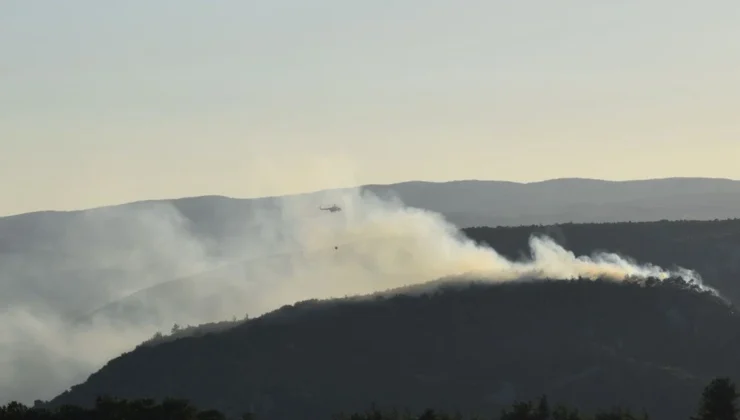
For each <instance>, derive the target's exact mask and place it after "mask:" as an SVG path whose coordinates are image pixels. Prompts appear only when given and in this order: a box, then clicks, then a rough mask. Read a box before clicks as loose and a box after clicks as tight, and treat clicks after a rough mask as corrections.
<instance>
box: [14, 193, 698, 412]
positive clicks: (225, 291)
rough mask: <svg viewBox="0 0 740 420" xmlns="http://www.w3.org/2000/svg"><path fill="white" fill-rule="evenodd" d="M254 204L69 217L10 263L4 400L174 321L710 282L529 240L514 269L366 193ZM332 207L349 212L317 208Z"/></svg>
mask: <svg viewBox="0 0 740 420" xmlns="http://www.w3.org/2000/svg"><path fill="white" fill-rule="evenodd" d="M214 200H215V199H214ZM252 203H257V204H251V207H250V208H249V209H248V210H244V211H243V212H241V213H238V212H237V213H235V212H231V213H229V216H228V218H227V220H226V221H225V222H224V223H227V224H228V225H229V228H228V232H227V233H228V234H227V233H224V232H221V233H219V235H215V236H214V235H210V236H209V235H206V234H204V233H203V232H200V231H199V230H198V227H197V226H196V225H194V224H193V223H192V220H189V219H187V218H186V217H184V216H183V215H182V214H181V212H180V211H178V210H177V209H176V208H175V207H174V206H173V205H171V204H162V203H142V204H137V205H129V206H120V207H112V208H104V209H96V210H89V211H85V212H82V213H78V214H77V215H76V216H74V217H72V216H64V217H62V216H59V215H57V216H58V217H57V219H54V220H57V222H58V223H57V224H55V223H56V222H55V223H51V222H49V223H50V224H49V225H48V226H45V227H43V229H42V230H40V231H37V233H38V232H41V233H38V236H39V238H41V239H40V240H39V241H37V242H29V244H30V245H28V246H27V247H26V248H24V249H23V250H22V252H21V251H18V252H15V253H13V252H6V253H3V254H1V256H0V258H2V261H1V264H0V270H1V271H0V276H1V277H0V287H1V288H2V289H1V291H0V305H2V306H0V308H2V310H1V311H0V395H2V396H3V397H4V398H5V400H14V399H15V400H20V401H24V402H31V401H33V400H34V399H37V398H38V399H44V400H45V399H49V398H51V397H53V396H55V395H57V394H59V393H60V392H62V391H64V390H65V389H66V388H68V387H69V386H71V385H74V384H75V383H78V382H81V381H84V380H85V379H86V376H87V375H89V374H90V373H92V372H94V371H95V370H97V369H99V368H100V367H101V366H102V365H103V364H104V363H105V362H106V361H107V360H109V359H111V358H113V357H116V356H118V355H119V354H121V353H122V352H125V351H128V350H131V349H132V348H133V347H135V346H136V345H138V344H139V343H141V342H142V341H144V340H146V339H148V338H150V337H151V336H152V335H153V334H154V333H155V332H157V331H162V332H169V330H170V328H171V327H172V325H173V324H174V323H179V324H180V325H186V324H192V325H196V324H201V323H206V322H215V321H220V320H225V319H230V318H232V316H236V317H242V316H243V315H244V314H246V313H248V314H249V315H250V316H256V315H259V314H261V313H264V312H266V311H269V310H272V309H275V308H277V307H280V306H282V305H285V304H289V303H294V302H296V301H299V300H305V299H311V298H330V297H343V296H347V295H360V294H369V293H373V292H377V291H381V290H387V289H391V288H397V287H402V286H406V285H412V284H417V283H423V282H427V281H430V280H435V279H439V278H445V277H459V278H461V279H464V278H466V277H469V276H474V277H476V278H485V279H487V280H489V281H491V282H505V281H515V280H517V279H523V278H527V279H531V278H545V277H548V278H561V279H568V278H577V277H589V278H596V277H608V278H611V279H614V280H615V281H619V280H622V279H624V278H627V277H648V276H652V277H657V278H666V277H669V276H671V275H681V276H683V277H684V278H688V279H689V280H691V281H694V282H696V283H697V284H699V285H700V284H701V281H700V279H699V278H698V276H696V275H695V274H694V273H692V272H689V271H685V270H684V271H682V272H680V273H671V272H669V271H667V270H664V269H662V268H660V267H655V266H650V265H646V266H639V265H636V264H635V263H633V262H631V261H629V260H627V259H625V258H622V257H620V256H617V255H614V254H598V255H593V256H590V257H586V256H576V255H574V254H573V253H571V252H569V251H567V250H566V249H563V248H562V247H560V246H559V245H557V244H556V243H555V242H553V241H552V240H550V239H548V238H546V237H534V238H532V239H531V242H530V246H531V253H532V258H531V260H529V261H510V260H507V259H506V258H504V257H502V256H501V255H499V254H497V253H496V252H495V251H494V250H492V249H489V248H485V247H480V246H477V245H476V244H475V243H473V242H472V241H470V240H467V239H465V238H464V237H463V236H462V235H461V234H460V233H459V232H458V230H457V229H456V228H455V227H454V226H452V225H451V224H449V223H447V222H446V221H445V220H444V219H443V217H442V216H440V215H438V214H435V213H431V212H429V211H424V210H420V209H415V208H408V207H405V206H404V205H403V203H401V202H400V201H399V200H397V199H394V198H380V197H376V196H373V195H371V194H369V193H364V192H362V191H360V190H358V189H345V190H333V191H325V192H319V193H314V194H305V195H298V196H289V197H284V198H278V199H274V200H268V201H256V202H252ZM259 203H263V204H259ZM216 204H218V203H216ZM333 204H336V205H338V206H339V207H341V209H342V211H339V212H329V211H322V210H320V209H319V207H321V206H327V205H333ZM48 217H49V218H51V217H52V216H48ZM223 217H226V216H223ZM6 222H7V220H6Z"/></svg>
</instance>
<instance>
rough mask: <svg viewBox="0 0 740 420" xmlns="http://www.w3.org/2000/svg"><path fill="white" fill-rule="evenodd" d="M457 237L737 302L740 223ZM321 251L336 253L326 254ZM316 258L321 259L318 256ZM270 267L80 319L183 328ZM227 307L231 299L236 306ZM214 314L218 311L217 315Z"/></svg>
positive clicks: (177, 287) (176, 283)
mask: <svg viewBox="0 0 740 420" xmlns="http://www.w3.org/2000/svg"><path fill="white" fill-rule="evenodd" d="M462 232H463V233H464V234H465V235H466V236H467V237H469V238H471V239H473V240H475V241H477V242H479V243H480V244H483V245H486V246H488V247H491V248H493V249H495V250H496V252H498V253H499V254H501V255H503V256H505V257H507V258H509V259H511V260H517V259H522V258H525V259H527V258H530V252H531V250H530V247H529V239H530V237H531V236H532V235H540V234H542V235H547V236H549V237H551V238H553V239H554V240H555V241H556V242H558V243H560V245H562V246H563V247H564V248H566V249H568V250H570V251H573V252H574V253H575V254H576V255H590V254H592V253H593V252H595V251H607V252H615V253H617V254H619V255H624V256H629V257H630V258H633V259H635V260H636V261H637V262H639V263H643V264H644V263H652V264H657V265H659V266H661V267H667V268H671V267H677V266H680V267H686V268H690V269H692V270H695V271H696V272H698V273H699V274H700V275H701V276H702V279H703V280H704V282H705V283H706V284H708V285H710V286H712V287H715V288H717V289H719V290H720V291H722V293H723V295H724V296H725V297H727V298H729V299H730V300H732V301H734V302H740V219H735V220H719V221H660V222H642V223H599V224H594V223H591V224H562V225H554V226H537V225H534V226H517V227H474V228H466V229H462ZM381 245H382V244H381ZM350 249H351V248H350ZM343 250H344V249H343ZM319 252H320V253H322V254H323V253H325V252H331V253H334V252H337V251H335V250H333V249H330V250H320V251H319ZM347 252H349V251H347ZM313 256H314V257H318V256H317V255H316V254H314V255H313ZM288 257H289V256H285V258H283V259H280V260H278V264H283V265H290V264H291V262H292V261H291V258H288ZM267 263H271V264H272V263H274V260H273V259H269V260H267V261H265V260H262V259H260V260H253V261H247V262H244V263H243V264H236V265H234V266H230V267H225V268H222V269H220V270H216V271H208V272H205V273H203V274H200V275H196V276H192V277H188V278H185V279H179V280H173V281H170V282H167V283H164V284H159V285H157V286H154V287H152V288H149V289H145V290H142V291H139V292H138V293H135V294H133V295H130V296H127V297H125V298H123V299H121V300H117V301H114V302H110V303H108V304H106V305H105V306H103V307H101V308H99V309H97V310H96V311H94V312H92V313H90V314H88V315H87V316H86V317H84V318H80V322H89V321H91V320H92V319H95V318H96V317H97V318H102V319H112V320H117V321H116V322H120V323H124V322H128V323H135V324H141V323H146V322H150V321H151V320H152V319H157V320H159V317H160V314H163V313H167V314H170V317H169V318H167V320H166V321H167V322H169V325H171V324H173V323H175V322H178V323H181V324H182V323H188V322H191V320H189V319H187V317H186V315H184V314H183V315H180V317H179V318H177V317H172V316H173V314H177V310H176V309H177V308H192V307H194V306H203V305H205V303H206V300H204V296H206V293H205V292H203V293H198V292H196V291H195V290H197V288H198V286H199V287H200V288H207V289H208V294H210V295H213V296H220V297H221V300H217V299H216V298H215V297H214V298H213V299H212V300H216V301H218V302H220V305H221V307H224V306H228V307H234V308H238V307H242V306H239V305H238V302H239V301H240V299H241V301H242V302H251V301H253V300H254V299H252V298H251V297H250V296H249V295H250V293H251V290H250V289H245V288H242V289H239V288H238V287H236V286H235V285H234V284H235V282H234V279H235V278H238V279H244V278H249V275H248V271H247V269H246V266H247V265H254V266H255V267H257V266H259V265H265V264H267ZM254 270H255V271H256V268H255V269H254ZM223 290H226V291H228V293H227V292H222V291H223ZM231 301H234V302H233V304H232V303H231ZM255 309H258V308H257V307H255V306H252V307H251V308H250V309H249V311H250V312H254V311H255ZM205 312H207V311H205ZM212 312H213V313H216V312H215V310H214V311H212ZM233 312H234V313H233V315H234V316H237V317H239V318H241V317H242V315H243V312H244V311H236V310H234V311H233ZM229 316H231V315H229ZM212 319H215V318H212Z"/></svg>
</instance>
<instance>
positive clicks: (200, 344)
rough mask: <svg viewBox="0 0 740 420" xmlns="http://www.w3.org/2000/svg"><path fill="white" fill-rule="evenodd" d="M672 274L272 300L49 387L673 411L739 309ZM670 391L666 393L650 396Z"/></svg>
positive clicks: (726, 364) (265, 408)
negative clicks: (240, 318)
mask: <svg viewBox="0 0 740 420" xmlns="http://www.w3.org/2000/svg"><path fill="white" fill-rule="evenodd" d="M682 284H683V283H682V281H681V280H680V279H675V280H674V281H672V282H666V283H659V282H648V284H644V283H614V282H609V281H593V280H581V281H547V282H543V281H535V282H524V283H508V284H501V285H483V284H478V285H469V286H464V285H462V286H460V285H458V286H457V287H452V288H443V289H440V290H438V291H437V292H434V293H430V294H426V295H422V296H404V295H397V296H392V297H389V298H380V297H376V298H372V299H369V300H362V301H358V300H356V299H352V300H336V301H329V302H306V303H304V304H296V305H288V306H286V307H284V308H282V309H280V310H278V311H275V312H273V313H270V314H267V315H265V316H262V317H259V318H256V319H252V320H249V321H246V322H244V323H241V324H239V325H237V326H236V327H234V328H232V329H229V330H226V331H222V332H217V333H214V334H209V335H205V336H201V337H189V338H182V339H178V340H174V341H170V342H165V343H162V344H159V345H155V346H141V347H139V348H137V349H136V350H134V351H132V352H130V353H127V354H124V355H122V356H121V357H118V358H116V359H114V360H112V361H110V362H109V363H108V364H107V365H106V366H105V367H104V368H103V369H101V370H100V371H99V372H97V373H95V374H93V375H92V376H90V378H89V379H88V380H87V381H86V382H85V383H83V384H81V385H78V386H75V387H73V388H72V390H71V391H70V392H67V393H64V394H62V395H60V396H59V397H57V398H56V399H54V400H53V401H51V403H50V406H58V405H61V404H68V403H72V404H83V405H89V404H92V403H93V401H94V398H95V396H96V395H98V394H110V395H114V396H117V397H124V398H136V397H154V398H163V397H181V398H187V399H190V400H192V401H193V402H194V403H195V404H197V405H198V406H203V407H213V408H216V409H220V410H222V411H224V412H226V413H241V412H245V411H249V410H253V411H255V412H256V413H257V415H258V417H259V418H262V419H267V420H272V419H275V420H278V419H295V420H299V419H309V418H319V417H318V416H323V417H324V418H329V416H330V415H331V414H332V413H335V412H337V411H346V412H352V411H356V410H362V409H365V408H367V407H368V406H369V404H371V403H373V402H376V403H378V404H380V405H381V406H386V407H388V406H394V405H398V406H400V407H407V408H410V409H412V410H416V409H423V408H425V407H429V406H434V407H438V408H440V409H461V410H463V411H467V410H472V411H475V412H478V413H491V412H497V408H498V407H503V406H505V405H508V404H510V403H511V402H512V401H513V400H515V399H530V398H536V397H537V396H539V395H541V394H543V393H546V394H547V395H548V396H549V397H550V398H551V400H552V401H560V402H564V403H567V404H571V405H573V406H578V407H583V408H584V409H587V410H588V409H597V408H602V407H608V406H610V405H612V404H618V405H623V406H625V407H631V408H634V409H636V410H638V411H639V410H640V409H642V408H645V409H647V410H648V412H650V413H651V414H652V415H653V417H652V418H656V419H665V420H668V419H672V418H685V417H687V416H688V415H689V414H690V413H692V412H693V411H694V410H695V406H694V404H695V396H696V395H698V393H699V392H700V390H701V388H702V387H703V385H704V384H705V383H707V382H708V380H710V379H711V378H712V377H715V376H717V375H720V374H722V375H730V376H731V377H734V378H738V377H740V366H738V365H737V363H736V361H735V358H736V355H737V353H738V351H740V341H739V340H738V339H739V338H740V318H738V315H737V314H736V313H735V311H734V309H733V308H732V307H729V306H728V305H727V304H725V303H723V302H722V301H721V300H719V299H717V298H715V297H713V296H711V295H710V294H705V293H698V292H696V291H691V290H688V289H687V288H686V287H685V286H683V285H682ZM667 401H670V404H667V403H666V402H667Z"/></svg>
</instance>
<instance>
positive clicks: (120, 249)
mask: <svg viewBox="0 0 740 420" xmlns="http://www.w3.org/2000/svg"><path fill="white" fill-rule="evenodd" d="M361 188H362V190H363V191H370V192H372V193H374V194H376V195H378V196H381V197H388V196H396V197H398V198H400V199H401V200H402V201H403V202H404V203H405V204H406V205H408V206H411V207H416V208H421V209H428V210H432V211H434V212H437V213H440V214H442V215H443V216H444V217H445V218H446V219H447V220H448V221H450V222H452V223H454V224H455V225H457V226H458V227H471V226H516V225H550V224H558V223H568V222H574V223H590V222H620V221H655V220H661V219H667V220H681V219H691V220H712V219H728V218H736V217H740V181H734V180H727V179H710V178H668V179H652V180H642V181H619V182H617V181H602V180H593V179H555V180H549V181H543V182H534V183H515V182H503V181H475V180H469V181H451V182H441V183H434V182H419V181H412V182H404V183H398V184H391V185H366V186H363V187H361ZM317 194H318V195H320V193H316V194H314V195H317ZM306 195H307V196H310V195H311V194H306ZM281 200H282V198H281V197H266V198H255V199H236V198H227V197H222V196H204V197H189V198H181V199H174V200H156V201H142V202H136V203H130V204H124V205H118V206H110V207H103V208H96V209H89V210H82V211H70V212H57V211H45V212H35V213H26V214H21V215H15V216H8V217H3V218H0V263H2V269H0V270H1V271H0V274H2V277H1V278H0V287H1V288H4V289H5V290H4V291H7V290H10V289H12V286H13V284H12V283H14V282H16V283H17V282H18V281H22V282H23V287H22V288H21V287H16V288H15V289H16V290H13V291H11V292H10V293H8V292H5V293H0V305H2V304H3V303H9V302H4V301H6V300H8V299H10V300H12V301H16V302H17V301H18V300H19V299H21V300H23V299H24V296H25V297H27V298H28V299H29V300H30V299H32V298H33V299H37V298H39V297H40V298H42V299H43V300H44V302H45V303H44V304H45V305H49V302H52V303H51V305H52V309H55V310H61V311H62V312H64V313H65V314H67V315H68V316H69V317H71V318H77V317H80V316H83V315H84V314H86V313H89V312H90V311H93V310H95V309H96V308H98V307H100V306H101V305H103V304H105V303H106V302H107V301H109V300H110V299H111V298H114V299H115V297H116V296H117V297H118V298H120V297H123V296H125V295H127V294H131V293H135V292H137V291H139V290H144V289H147V288H148V287H150V286H152V285H154V284H158V283H161V282H163V281H166V280H170V279H174V278H178V277H186V276H189V275H192V274H194V273H198V272H201V271H204V270H206V269H210V268H212V267H210V266H209V267H206V266H204V265H203V264H200V261H202V260H203V259H204V258H205V256H206V255H213V254H214V253H215V254H219V253H223V252H226V251H224V250H234V249H239V247H240V246H241V245H242V243H243V242H244V238H245V237H247V236H249V235H250V229H254V226H253V224H254V222H255V220H257V221H258V220H259V219H260V218H261V217H265V215H269V214H270V212H271V211H276V212H279V211H280V202H281ZM317 204H329V203H321V202H320V199H319V201H317ZM163 220H164V221H166V222H167V223H163V222H162V221H163ZM250 223H251V225H250ZM185 235H186V237H185ZM239 252H241V250H240V251H239ZM228 257H229V258H233V259H238V255H230V256H228ZM50 277H51V278H53V281H55V282H57V281H58V282H65V281H75V282H76V283H77V284H79V285H86V286H88V287H87V288H86V289H83V290H84V293H80V290H79V289H78V288H75V289H74V290H72V289H69V290H65V289H64V288H59V287H51V286H49V285H48V282H49V281H50ZM124 285H125V286H124ZM62 303H64V305H62Z"/></svg>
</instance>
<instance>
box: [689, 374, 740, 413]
mask: <svg viewBox="0 0 740 420" xmlns="http://www.w3.org/2000/svg"><path fill="white" fill-rule="evenodd" d="M737 398H738V393H737V390H736V389H735V384H734V383H733V382H732V381H731V380H730V379H729V378H716V379H714V380H713V381H712V382H710V383H709V385H707V387H706V388H704V391H703V392H702V395H701V401H700V402H699V410H698V413H697V415H696V416H694V417H692V420H737V418H738V408H737Z"/></svg>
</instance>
